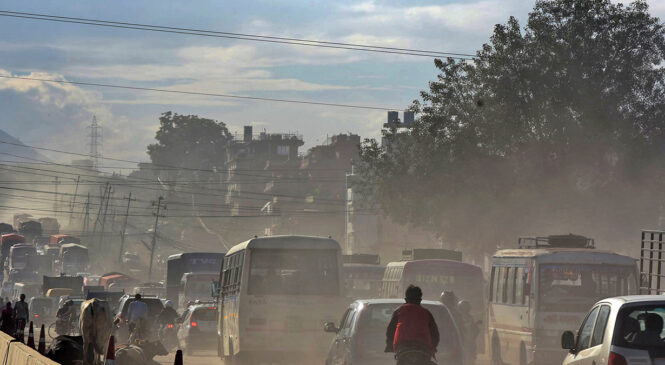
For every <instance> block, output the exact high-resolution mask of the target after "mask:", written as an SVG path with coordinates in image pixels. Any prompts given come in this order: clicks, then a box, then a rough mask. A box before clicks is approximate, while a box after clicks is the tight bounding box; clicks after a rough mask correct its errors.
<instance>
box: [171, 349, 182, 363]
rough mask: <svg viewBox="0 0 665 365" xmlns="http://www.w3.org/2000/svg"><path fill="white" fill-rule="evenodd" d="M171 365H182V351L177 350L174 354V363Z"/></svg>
mask: <svg viewBox="0 0 665 365" xmlns="http://www.w3.org/2000/svg"><path fill="white" fill-rule="evenodd" d="M173 365H183V364H182V350H178V351H176V352H175V361H174V362H173Z"/></svg>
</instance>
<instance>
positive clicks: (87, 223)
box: [81, 192, 90, 233]
mask: <svg viewBox="0 0 665 365" xmlns="http://www.w3.org/2000/svg"><path fill="white" fill-rule="evenodd" d="M89 226H90V192H88V199H86V200H85V206H84V207H83V228H82V229H81V231H82V233H87V232H88V229H89V228H90V227H89Z"/></svg>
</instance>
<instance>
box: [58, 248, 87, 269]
mask: <svg viewBox="0 0 665 365" xmlns="http://www.w3.org/2000/svg"><path fill="white" fill-rule="evenodd" d="M59 257H60V265H61V266H60V267H61V269H60V272H62V273H65V274H69V275H74V274H76V273H79V272H85V271H87V270H88V265H89V263H90V258H89V256H88V248H87V247H85V246H82V245H79V244H76V243H65V244H64V245H62V246H60V255H59Z"/></svg>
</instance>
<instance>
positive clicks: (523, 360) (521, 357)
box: [520, 343, 526, 365]
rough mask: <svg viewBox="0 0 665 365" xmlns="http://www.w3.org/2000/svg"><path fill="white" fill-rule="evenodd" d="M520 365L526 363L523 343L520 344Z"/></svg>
mask: <svg viewBox="0 0 665 365" xmlns="http://www.w3.org/2000/svg"><path fill="white" fill-rule="evenodd" d="M520 365H526V346H524V343H522V345H521V346H520Z"/></svg>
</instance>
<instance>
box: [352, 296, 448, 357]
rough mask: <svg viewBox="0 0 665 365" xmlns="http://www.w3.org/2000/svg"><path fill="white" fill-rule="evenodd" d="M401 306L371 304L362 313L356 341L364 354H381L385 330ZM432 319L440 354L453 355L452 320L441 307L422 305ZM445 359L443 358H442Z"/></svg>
mask: <svg viewBox="0 0 665 365" xmlns="http://www.w3.org/2000/svg"><path fill="white" fill-rule="evenodd" d="M400 305H401V304H372V305H369V306H368V307H367V308H365V309H364V310H363V311H362V314H361V316H360V319H359V322H358V340H359V342H360V343H361V344H362V345H361V346H360V348H361V349H362V351H363V352H366V353H377V354H379V353H382V352H383V350H384V347H385V340H386V328H388V324H389V323H390V319H391V318H392V315H393V312H394V311H395V310H396V309H397V308H399V306H400ZM423 307H425V308H427V309H428V310H429V311H430V312H431V313H432V316H433V317H434V321H435V322H436V325H437V327H438V328H439V337H440V340H439V346H438V352H439V353H440V354H453V353H455V352H456V351H457V350H458V349H459V343H458V339H457V332H456V331H455V326H454V324H453V323H454V322H453V320H452V319H451V318H450V315H449V314H448V312H447V311H446V310H445V309H444V308H443V306H441V305H431V304H424V305H423ZM444 358H445V356H444Z"/></svg>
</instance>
